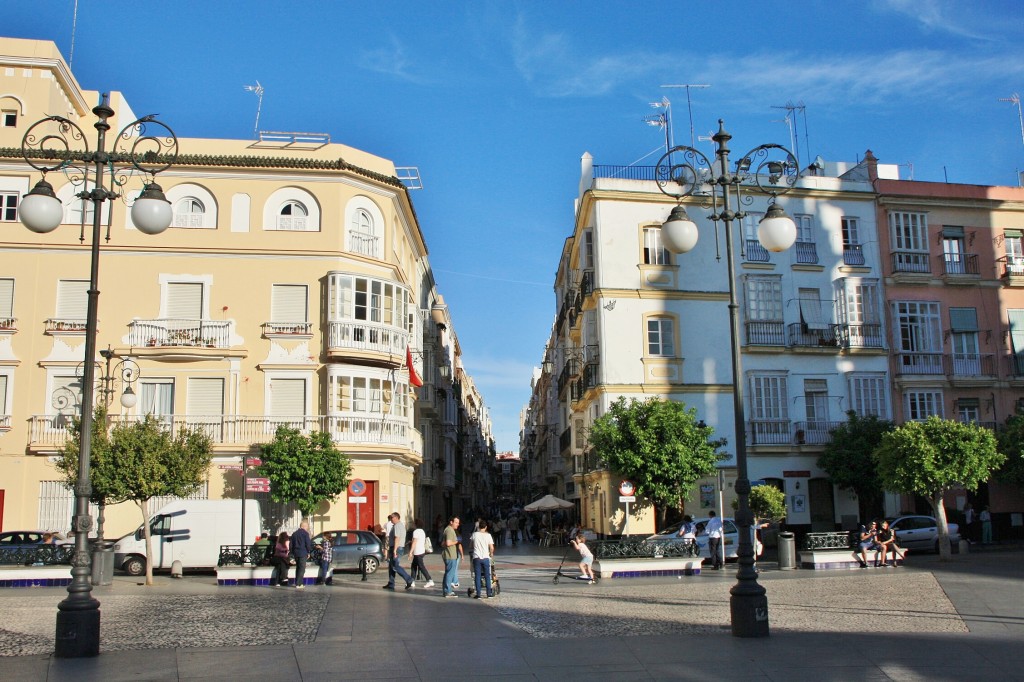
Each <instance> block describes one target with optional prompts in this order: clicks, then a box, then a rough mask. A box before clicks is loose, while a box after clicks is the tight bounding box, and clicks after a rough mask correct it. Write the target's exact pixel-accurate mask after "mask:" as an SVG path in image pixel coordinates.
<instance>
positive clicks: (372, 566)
mask: <svg viewBox="0 0 1024 682" xmlns="http://www.w3.org/2000/svg"><path fill="white" fill-rule="evenodd" d="M363 565H364V566H366V575H370V574H371V573H376V572H377V569H378V568H380V562H379V561H377V557H373V556H367V557H363Z"/></svg>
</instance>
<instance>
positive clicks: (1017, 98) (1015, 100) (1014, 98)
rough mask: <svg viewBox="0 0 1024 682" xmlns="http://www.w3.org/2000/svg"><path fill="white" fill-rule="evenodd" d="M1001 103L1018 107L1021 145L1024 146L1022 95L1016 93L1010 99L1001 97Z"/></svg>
mask: <svg viewBox="0 0 1024 682" xmlns="http://www.w3.org/2000/svg"><path fill="white" fill-rule="evenodd" d="M999 101H1000V102H1010V103H1012V104H1014V105H1016V106H1017V118H1018V119H1019V120H1020V141H1021V144H1024V114H1022V113H1021V110H1020V94H1019V93H1016V92H1015V93H1013V94H1012V95H1010V96H1009V97H1000V98H999Z"/></svg>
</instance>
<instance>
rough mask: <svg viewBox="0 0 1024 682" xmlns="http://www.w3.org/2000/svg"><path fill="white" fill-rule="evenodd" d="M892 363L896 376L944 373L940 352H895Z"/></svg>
mask: <svg viewBox="0 0 1024 682" xmlns="http://www.w3.org/2000/svg"><path fill="white" fill-rule="evenodd" d="M894 363H895V365H896V372H895V373H896V374H897V375H898V376H907V375H922V374H945V373H946V372H945V369H944V368H943V366H942V365H943V362H942V353H924V352H918V353H896V355H895V356H894Z"/></svg>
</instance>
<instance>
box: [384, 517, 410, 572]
mask: <svg viewBox="0 0 1024 682" xmlns="http://www.w3.org/2000/svg"><path fill="white" fill-rule="evenodd" d="M388 521H390V522H391V531H390V532H389V533H388V584H387V585H385V586H384V589H385V590H394V589H395V576H396V575H399V576H401V577H402V579H403V580H404V581H405V589H407V590H411V589H412V588H414V587H416V583H415V582H413V579H412V576H410V575H409V574H408V573H406V572H405V569H404V568H402V565H401V563H399V562H400V561H401V560H402V554H403V553H404V552H405V524H404V523H402V515H401V514H399V513H398V512H393V513H392V514H391V516H389V517H388Z"/></svg>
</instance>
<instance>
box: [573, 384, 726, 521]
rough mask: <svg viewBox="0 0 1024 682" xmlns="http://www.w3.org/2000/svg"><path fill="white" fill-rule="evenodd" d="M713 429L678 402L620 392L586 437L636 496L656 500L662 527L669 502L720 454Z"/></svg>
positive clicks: (719, 442) (680, 497) (690, 486)
mask: <svg viewBox="0 0 1024 682" xmlns="http://www.w3.org/2000/svg"><path fill="white" fill-rule="evenodd" d="M714 432H715V430H714V429H713V428H712V427H710V426H706V425H705V424H704V423H703V422H702V421H699V420H698V419H697V410H696V409H695V408H689V409H687V407H686V405H684V404H683V403H681V402H677V401H674V400H664V399H661V398H651V399H649V400H645V401H642V402H641V401H639V400H637V399H635V398H632V399H630V400H629V402H627V401H626V398H619V399H618V400H616V401H615V402H614V403H613V404H612V405H611V406H610V407H609V409H608V411H607V412H606V413H605V414H603V415H601V417H599V418H598V419H596V420H595V421H594V423H593V425H592V426H591V429H590V443H591V445H593V447H594V451H595V452H596V454H597V456H598V457H600V458H601V459H602V460H604V461H605V462H606V463H607V464H608V467H609V468H610V469H611V470H612V471H614V472H616V473H617V474H620V475H622V476H624V477H626V478H628V479H630V480H631V481H633V483H634V484H635V485H636V491H637V495H638V496H643V497H644V498H646V499H647V500H648V501H649V502H651V503H653V504H655V505H656V506H657V508H658V517H659V518H658V521H659V523H658V525H659V527H660V526H661V525H663V523H664V519H665V512H666V509H667V507H670V506H679V505H680V504H681V502H682V501H683V500H684V499H687V497H688V496H689V495H690V493H691V492H692V491H693V488H694V484H695V483H696V482H697V481H698V480H699V479H701V478H703V477H705V476H710V475H711V474H713V473H714V471H715V463H716V462H718V461H719V460H721V459H723V456H722V455H721V454H719V452H718V449H719V448H720V447H721V446H723V445H724V444H725V441H724V440H712V436H713V435H714Z"/></svg>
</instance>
